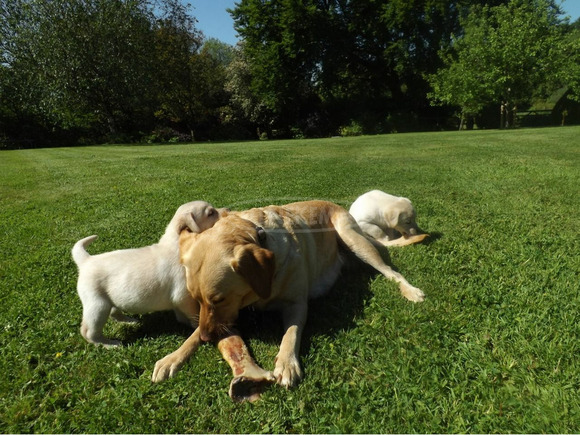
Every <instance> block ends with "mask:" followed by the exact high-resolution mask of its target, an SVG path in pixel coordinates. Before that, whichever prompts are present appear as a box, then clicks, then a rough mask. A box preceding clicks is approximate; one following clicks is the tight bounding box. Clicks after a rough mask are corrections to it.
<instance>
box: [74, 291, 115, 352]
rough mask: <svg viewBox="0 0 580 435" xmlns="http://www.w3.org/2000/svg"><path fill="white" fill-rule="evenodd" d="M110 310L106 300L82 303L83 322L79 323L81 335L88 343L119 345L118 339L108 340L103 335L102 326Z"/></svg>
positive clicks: (108, 345)
mask: <svg viewBox="0 0 580 435" xmlns="http://www.w3.org/2000/svg"><path fill="white" fill-rule="evenodd" d="M110 312H111V305H110V304H109V303H107V302H106V301H103V300H100V301H93V303H91V304H84V305H83V322H82V324H81V335H82V336H83V337H84V338H85V340H87V341H88V342H89V343H93V344H96V345H103V346H105V347H115V346H120V345H121V342H120V341H118V340H110V339H108V338H105V336H104V335H103V328H104V327H105V323H107V319H108V318H109V313H110Z"/></svg>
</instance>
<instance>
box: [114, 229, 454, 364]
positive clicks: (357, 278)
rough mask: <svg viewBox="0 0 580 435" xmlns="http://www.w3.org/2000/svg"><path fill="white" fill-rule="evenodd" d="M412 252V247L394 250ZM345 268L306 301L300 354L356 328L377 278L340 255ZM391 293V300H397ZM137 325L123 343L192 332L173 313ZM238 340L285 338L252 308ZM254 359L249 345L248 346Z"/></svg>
mask: <svg viewBox="0 0 580 435" xmlns="http://www.w3.org/2000/svg"><path fill="white" fill-rule="evenodd" d="M441 237H443V235H442V234H440V233H432V234H431V236H430V237H429V238H427V239H426V240H424V241H423V242H422V244H427V245H428V244H431V243H433V242H434V241H435V240H438V239H440V238H441ZM397 249H412V247H406V248H397ZM343 256H344V260H345V261H344V265H343V268H342V271H341V274H340V275H339V277H338V279H337V281H336V283H335V284H334V285H333V286H332V288H330V289H329V291H328V292H327V293H326V294H325V295H323V296H321V297H319V298H316V299H311V300H310V301H309V304H308V305H309V307H308V319H307V322H306V326H305V328H304V332H303V334H302V343H301V349H300V354H301V355H306V354H307V353H308V352H310V349H311V347H312V342H313V340H314V339H315V337H317V336H320V335H324V336H326V337H330V338H332V337H335V336H336V335H337V334H338V333H341V332H344V331H348V330H350V329H352V328H354V327H355V326H356V324H357V319H360V317H361V316H363V315H364V309H365V305H366V303H367V301H368V300H369V299H371V298H372V296H373V293H372V292H371V281H372V280H373V279H374V278H376V277H377V276H379V275H380V273H379V272H377V271H376V270H375V269H374V268H372V267H371V266H369V265H367V264H365V263H363V262H361V261H360V260H358V259H357V258H356V257H355V256H354V254H352V253H350V252H343ZM381 256H382V257H383V260H384V261H385V262H386V263H387V264H390V265H391V267H392V268H393V270H397V268H396V267H394V266H393V265H392V263H391V261H390V258H389V254H388V251H387V250H386V249H382V250H381ZM397 296H398V293H394V294H393V297H397ZM139 320H140V323H138V324H136V325H127V326H123V327H122V335H124V336H123V337H122V340H123V343H124V344H125V345H128V344H132V343H134V342H136V341H138V340H140V339H144V338H155V337H160V336H166V335H179V336H182V337H183V339H184V340H185V339H186V338H187V337H189V336H190V335H191V333H192V332H193V329H192V328H190V327H188V326H187V325H184V324H181V323H179V322H178V321H177V320H176V318H175V314H174V313H173V312H172V311H166V312H158V313H151V314H147V315H143V316H141V317H140V319H139ZM235 328H236V330H238V331H239V332H240V334H241V336H242V337H243V338H244V339H245V340H246V343H248V341H254V340H256V341H260V342H264V343H267V344H268V345H272V346H278V345H279V344H280V342H281V340H282V336H283V335H284V329H283V324H282V320H281V315H280V312H279V311H260V310H256V309H254V308H252V307H247V308H244V309H243V310H241V311H240V315H239V318H238V321H237V322H236V326H235ZM248 348H249V350H250V353H251V354H252V355H253V352H252V349H251V344H249V345H248Z"/></svg>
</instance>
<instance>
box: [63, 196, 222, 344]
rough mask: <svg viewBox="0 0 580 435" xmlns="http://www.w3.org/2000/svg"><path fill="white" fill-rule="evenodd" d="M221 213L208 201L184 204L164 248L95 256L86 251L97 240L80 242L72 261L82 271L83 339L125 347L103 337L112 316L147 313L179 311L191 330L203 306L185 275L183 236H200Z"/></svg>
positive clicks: (163, 240) (158, 245)
mask: <svg viewBox="0 0 580 435" xmlns="http://www.w3.org/2000/svg"><path fill="white" fill-rule="evenodd" d="M221 212H223V210H219V211H218V210H216V209H215V208H214V207H213V206H212V205H211V204H209V203H207V202H205V201H193V202H189V203H187V204H183V205H182V206H180V207H179V208H178V209H177V212H176V213H175V215H174V216H173V218H172V219H171V222H169V225H168V226H167V228H166V230H165V234H163V236H162V237H161V239H160V240H159V243H156V244H154V245H151V246H146V247H143V248H137V249H124V250H119V251H112V252H106V253H104V254H99V255H93V256H92V255H89V253H88V252H87V251H86V247H87V246H88V245H89V244H90V243H92V242H93V241H94V240H95V239H96V238H97V236H89V237H86V238H84V239H82V240H79V241H78V242H77V243H76V244H75V245H74V247H73V249H72V257H73V259H74V261H75V263H76V264H77V266H78V268H79V279H78V283H77V290H78V293H79V297H80V299H81V302H82V304H83V321H82V324H81V334H82V336H83V337H84V338H85V339H86V340H87V341H88V342H90V343H94V344H102V345H104V346H118V345H120V344H121V342H120V341H117V340H110V339H108V338H105V337H104V336H103V327H104V326H105V323H106V322H107V319H108V317H109V316H111V317H112V318H113V319H115V320H117V321H122V322H135V320H134V319H132V318H130V317H127V316H125V315H124V314H123V313H122V311H126V312H129V313H133V314H144V313H149V312H153V311H164V310H174V311H175V314H176V316H177V319H178V320H179V321H180V322H183V323H187V324H190V325H191V323H192V320H193V319H194V318H195V317H196V316H197V313H198V306H197V304H196V303H195V302H194V300H193V298H192V297H191V296H190V295H189V293H188V291H187V285H186V281H185V270H184V268H183V266H182V265H181V264H180V263H179V233H180V231H181V230H182V229H184V228H188V229H189V230H190V231H191V232H194V233H200V232H202V231H204V230H206V229H208V228H211V227H212V226H213V225H214V224H215V223H216V221H217V220H218V219H219V217H220V213H221Z"/></svg>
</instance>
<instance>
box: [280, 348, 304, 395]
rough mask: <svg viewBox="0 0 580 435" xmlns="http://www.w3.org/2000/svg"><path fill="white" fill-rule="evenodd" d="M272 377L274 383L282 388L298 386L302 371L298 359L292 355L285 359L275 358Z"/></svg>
mask: <svg viewBox="0 0 580 435" xmlns="http://www.w3.org/2000/svg"><path fill="white" fill-rule="evenodd" d="M274 377H275V378H276V382H277V383H278V384H279V385H281V386H283V387H284V388H290V387H293V386H295V385H296V384H298V382H300V379H302V370H301V369H300V363H299V362H298V359H297V358H296V357H295V356H294V355H292V356H290V357H287V358H282V357H277V358H276V368H275V369H274Z"/></svg>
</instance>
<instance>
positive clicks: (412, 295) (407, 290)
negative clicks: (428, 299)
mask: <svg viewBox="0 0 580 435" xmlns="http://www.w3.org/2000/svg"><path fill="white" fill-rule="evenodd" d="M401 294H402V295H403V296H404V297H406V298H407V299H409V300H410V301H412V302H423V301H424V300H425V293H423V292H422V291H421V289H418V288H417V287H413V286H412V285H411V284H401Z"/></svg>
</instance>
